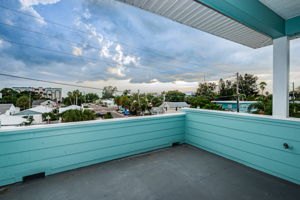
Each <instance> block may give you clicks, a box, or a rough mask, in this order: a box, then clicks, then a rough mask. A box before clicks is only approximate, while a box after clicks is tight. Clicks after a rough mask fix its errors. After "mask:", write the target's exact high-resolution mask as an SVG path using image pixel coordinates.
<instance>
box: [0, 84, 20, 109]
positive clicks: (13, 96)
mask: <svg viewBox="0 0 300 200" xmlns="http://www.w3.org/2000/svg"><path fill="white" fill-rule="evenodd" d="M0 93H2V99H0V102H1V103H12V104H14V105H16V103H17V100H18V97H19V96H20V95H19V93H18V92H17V91H15V90H13V89H11V88H3V89H2V90H1V91H0Z"/></svg>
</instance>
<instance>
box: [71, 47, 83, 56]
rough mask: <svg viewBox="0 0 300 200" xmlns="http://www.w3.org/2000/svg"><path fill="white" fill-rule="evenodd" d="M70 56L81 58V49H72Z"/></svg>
mask: <svg viewBox="0 0 300 200" xmlns="http://www.w3.org/2000/svg"><path fill="white" fill-rule="evenodd" d="M72 54H73V55H74V56H81V55H82V49H81V48H79V47H73V49H72Z"/></svg>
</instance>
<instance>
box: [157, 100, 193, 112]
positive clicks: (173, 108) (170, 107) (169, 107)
mask: <svg viewBox="0 0 300 200" xmlns="http://www.w3.org/2000/svg"><path fill="white" fill-rule="evenodd" d="M159 107H160V108H163V109H164V112H165V113H174V112H178V111H180V109H181V108H189V107H190V105H189V104H187V103H186V102H168V101H165V102H163V103H162V104H161V105H160V106H159Z"/></svg>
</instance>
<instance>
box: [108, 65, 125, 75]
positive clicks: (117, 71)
mask: <svg viewBox="0 0 300 200" xmlns="http://www.w3.org/2000/svg"><path fill="white" fill-rule="evenodd" d="M124 71H125V68H124V67H123V66H122V65H118V66H117V67H108V68H107V73H108V74H111V75H115V76H118V77H124V76H126V74H125V73H124Z"/></svg>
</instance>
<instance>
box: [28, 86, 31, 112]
mask: <svg viewBox="0 0 300 200" xmlns="http://www.w3.org/2000/svg"><path fill="white" fill-rule="evenodd" d="M30 101H31V90H30V91H29V101H28V108H29V109H30Z"/></svg>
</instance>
